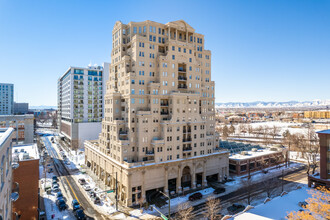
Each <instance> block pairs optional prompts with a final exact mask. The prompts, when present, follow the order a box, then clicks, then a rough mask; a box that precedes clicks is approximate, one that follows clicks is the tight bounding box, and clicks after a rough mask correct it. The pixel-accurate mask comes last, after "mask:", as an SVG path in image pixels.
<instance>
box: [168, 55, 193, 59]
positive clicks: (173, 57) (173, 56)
mask: <svg viewBox="0 0 330 220" xmlns="http://www.w3.org/2000/svg"><path fill="white" fill-rule="evenodd" d="M190 59H191V58H190ZM172 60H175V55H172Z"/></svg>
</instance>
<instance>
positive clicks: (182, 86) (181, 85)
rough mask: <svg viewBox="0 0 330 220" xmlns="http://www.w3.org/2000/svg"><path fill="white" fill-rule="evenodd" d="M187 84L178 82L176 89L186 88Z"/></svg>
mask: <svg viewBox="0 0 330 220" xmlns="http://www.w3.org/2000/svg"><path fill="white" fill-rule="evenodd" d="M186 88H187V85H186V84H179V85H178V89H186Z"/></svg>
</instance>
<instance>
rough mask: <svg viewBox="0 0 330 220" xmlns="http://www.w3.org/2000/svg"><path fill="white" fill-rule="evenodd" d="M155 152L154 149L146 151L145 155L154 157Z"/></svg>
mask: <svg viewBox="0 0 330 220" xmlns="http://www.w3.org/2000/svg"><path fill="white" fill-rule="evenodd" d="M154 154H155V151H154V149H152V150H148V151H146V155H154Z"/></svg>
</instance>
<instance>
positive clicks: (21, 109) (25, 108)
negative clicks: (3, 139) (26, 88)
mask: <svg viewBox="0 0 330 220" xmlns="http://www.w3.org/2000/svg"><path fill="white" fill-rule="evenodd" d="M28 112H29V103H17V102H14V115H23V114H27V113H28Z"/></svg>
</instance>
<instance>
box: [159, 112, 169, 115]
mask: <svg viewBox="0 0 330 220" xmlns="http://www.w3.org/2000/svg"><path fill="white" fill-rule="evenodd" d="M160 114H161V115H168V112H160Z"/></svg>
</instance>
